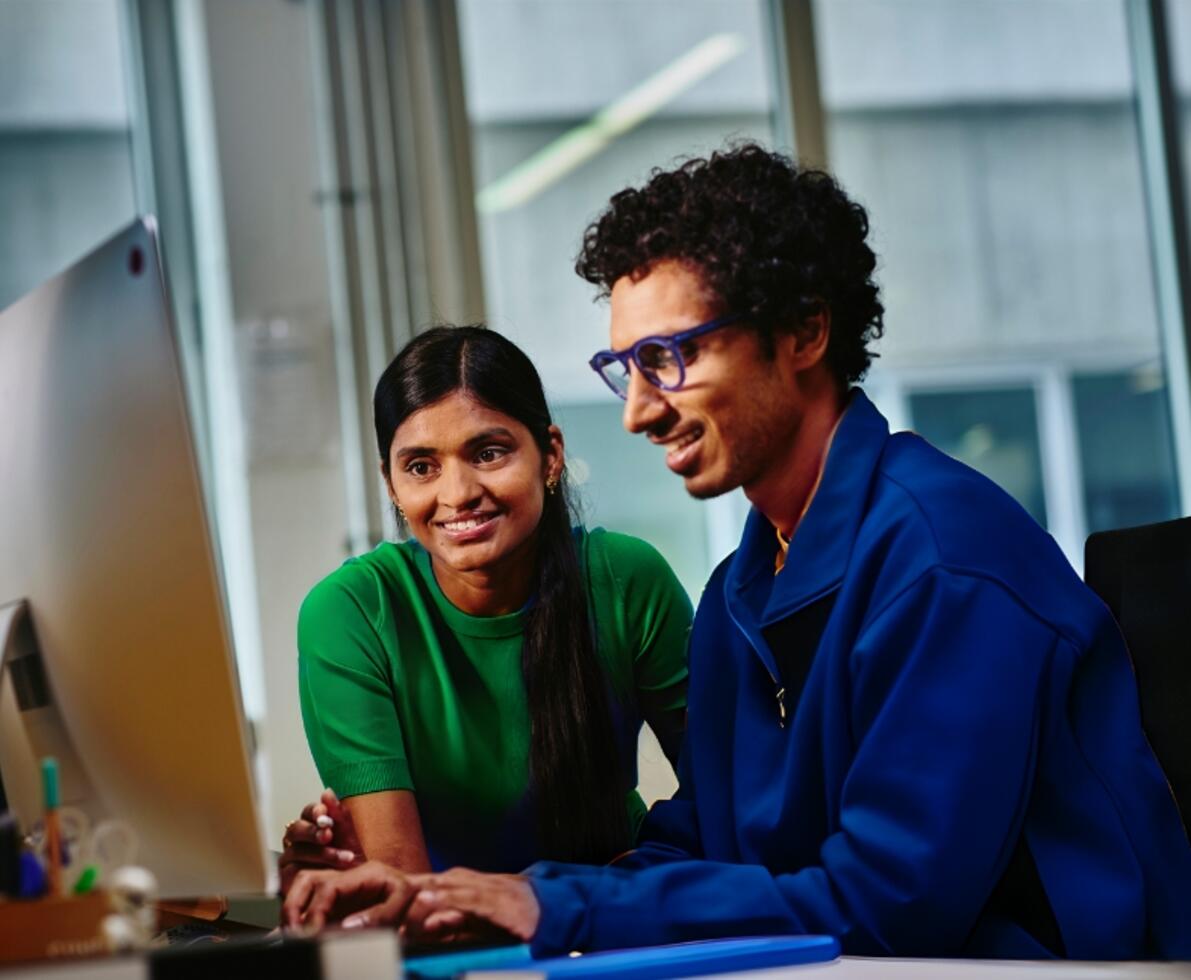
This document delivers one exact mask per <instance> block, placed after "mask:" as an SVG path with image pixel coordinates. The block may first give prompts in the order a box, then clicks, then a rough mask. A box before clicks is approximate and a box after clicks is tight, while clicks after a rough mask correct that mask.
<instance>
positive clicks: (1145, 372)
mask: <svg viewBox="0 0 1191 980" xmlns="http://www.w3.org/2000/svg"><path fill="white" fill-rule="evenodd" d="M1074 394H1075V414H1076V419H1077V424H1078V427H1079V450H1080V461H1081V463H1082V468H1083V480H1084V510H1085V512H1086V513H1087V517H1088V530H1089V531H1103V530H1108V529H1110V528H1117V527H1134V526H1136V525H1138V524H1151V523H1153V522H1155V521H1166V520H1170V519H1171V518H1173V517H1176V516H1178V500H1177V499H1176V497H1175V493H1174V485H1175V475H1174V472H1173V471H1172V468H1171V459H1170V442H1171V434H1170V420H1169V417H1168V415H1167V411H1166V391H1165V389H1164V388H1163V385H1162V373H1161V371H1160V370H1159V368H1158V367H1157V365H1150V366H1147V367H1142V368H1138V369H1136V370H1134V371H1126V372H1113V373H1109V374H1091V375H1084V376H1083V377H1077V378H1075V380H1074Z"/></svg>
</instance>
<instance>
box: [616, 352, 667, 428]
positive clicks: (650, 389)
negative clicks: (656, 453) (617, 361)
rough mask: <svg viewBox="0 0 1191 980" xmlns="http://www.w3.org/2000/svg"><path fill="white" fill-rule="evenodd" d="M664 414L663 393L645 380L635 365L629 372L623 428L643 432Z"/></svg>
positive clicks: (664, 401) (664, 399) (664, 402)
mask: <svg viewBox="0 0 1191 980" xmlns="http://www.w3.org/2000/svg"><path fill="white" fill-rule="evenodd" d="M665 414H666V398H665V392H663V391H662V390H661V389H660V388H658V387H656V386H655V385H651V384H650V383H649V382H648V381H646V380H645V375H643V374H642V373H641V372H640V371H639V370H638V369H637V366H636V365H633V367H632V368H630V370H629V390H628V391H627V392H625V399H624V416H623V421H624V427H625V428H626V429H628V430H629V432H644V431H645V430H646V429H648V428H649V427H650V426H652V425H653V424H654V423H656V422H657V421H658V420H660V419H661V418H662V416H663V415H665Z"/></svg>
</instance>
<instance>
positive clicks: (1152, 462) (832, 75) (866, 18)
mask: <svg viewBox="0 0 1191 980" xmlns="http://www.w3.org/2000/svg"><path fill="white" fill-rule="evenodd" d="M1124 14H1125V11H1124V5H1123V3H1122V2H1121V0H1030V2H1025V0H965V2H964V3H954V2H952V0H830V2H818V3H816V5H815V15H816V31H817V36H818V39H819V54H820V65H821V69H822V81H823V89H824V99H825V109H826V112H827V119H828V138H829V153H830V157H831V163H832V167H833V169H835V170H836V171H837V172H838V174H839V175H840V177H841V178H842V180H843V182H844V184H845V186H846V187H847V188H848V189H849V190H850V191H852V192H853V193H854V194H856V195H857V196H858V197H859V198H860V200H861V201H862V202H863V203H865V204H866V205H867V206H868V207H869V208H870V210H871V214H872V219H873V229H874V232H873V234H874V241H875V245H876V248H877V251H878V253H879V255H880V257H881V267H880V276H881V280H882V284H883V287H884V296H885V302H886V305H887V318H886V324H887V335H886V339H885V340H884V341H883V342H882V344H881V347H880V350H881V360H880V362H879V363H878V372H877V374H878V378H879V377H880V376H881V375H884V376H885V379H884V380H885V382H887V383H891V384H892V385H894V386H897V385H898V384H904V383H906V381H905V379H907V378H908V377H910V376H913V375H915V373H916V372H922V371H930V372H932V373H934V374H935V375H943V376H947V375H949V374H952V373H955V372H959V371H962V372H963V375H962V377H963V379H964V380H963V381H962V382H957V383H955V384H954V386H953V387H954V389H955V396H954V397H956V398H957V399H958V398H959V397H960V391H962V389H964V388H966V387H968V386H969V385H970V386H971V389H972V395H971V397H972V398H973V399H974V400H975V403H976V404H980V403H982V400H983V399H984V398H985V397H986V396H985V395H984V394H982V393H981V389H982V388H987V387H988V386H989V385H990V384H993V385H995V386H1001V385H1002V384H1004V383H1005V382H1006V380H1007V379H1012V378H1013V377H1014V376H1016V377H1017V378H1018V379H1020V383H1023V384H1024V383H1033V382H1034V381H1036V380H1037V379H1038V378H1040V377H1041V376H1043V375H1046V376H1047V377H1049V378H1052V379H1054V378H1058V379H1060V382H1061V383H1060V387H1062V389H1063V390H1064V391H1065V392H1067V393H1068V394H1069V391H1070V378H1071V377H1072V375H1074V374H1077V373H1080V374H1084V373H1113V372H1120V371H1126V370H1128V369H1130V368H1131V367H1132V366H1134V365H1137V364H1139V363H1147V362H1153V363H1158V362H1159V360H1160V354H1161V351H1160V339H1159V331H1158V322H1157V318H1156V316H1157V315H1156V305H1155V300H1154V293H1153V276H1152V269H1151V264H1150V258H1149V256H1150V242H1149V236H1148V233H1147V227H1146V212H1145V206H1144V196H1143V184H1142V173H1141V167H1140V160H1139V153H1138V143H1137V135H1136V126H1135V118H1134V115H1135V114H1134V104H1133V96H1134V81H1133V76H1132V70H1131V64H1130V58H1129V45H1128V35H1127V30H1126V20H1125V15H1124ZM1069 402H1070V398H1069V397H1056V398H1047V399H1045V400H1042V401H1040V402H1039V407H1038V424H1039V427H1040V430H1041V432H1042V433H1045V434H1046V441H1045V445H1046V446H1047V455H1048V457H1050V456H1051V454H1052V452H1053V453H1054V458H1057V459H1068V458H1069V459H1072V460H1074V459H1076V458H1078V448H1077V432H1076V431H1075V430H1076V426H1075V423H1074V415H1073V413H1072V412H1071V411H1070V410H1069V409H1064V407H1063V406H1064V405H1065V404H1068V403H1069ZM956 404H957V406H958V402H957V403H956ZM1155 404H1157V403H1155ZM957 410H958V408H957ZM1156 410H1158V409H1156ZM973 411H975V409H973ZM1161 411H1165V408H1161ZM1023 437H1024V436H1023ZM1140 451H1141V449H1140V448H1139V452H1140ZM1145 452H1146V453H1148V454H1149V455H1148V456H1147V457H1146V461H1145V469H1146V471H1147V472H1150V473H1154V474H1158V473H1161V474H1165V475H1166V478H1168V479H1169V480H1171V481H1172V482H1171V484H1170V486H1169V487H1168V492H1173V491H1174V485H1173V480H1174V476H1173V474H1174V472H1175V468H1174V466H1173V461H1172V457H1171V447H1170V443H1169V440H1166V439H1153V440H1150V441H1148V442H1147V443H1146V448H1145ZM1053 477H1054V472H1053V469H1046V468H1044V486H1043V488H1042V489H1043V495H1044V497H1045V498H1046V503H1047V507H1046V509H1045V513H1046V515H1047V516H1048V517H1049V518H1050V520H1051V522H1052V524H1053V525H1054V526H1053V527H1052V530H1053V531H1054V532H1055V534H1056V536H1057V537H1058V538H1059V543H1060V544H1061V545H1062V546H1063V548H1064V550H1065V551H1066V552H1067V554H1068V557H1070V558H1073V559H1077V558H1078V556H1079V555H1080V554H1081V553H1082V543H1083V537H1084V535H1085V534H1086V533H1087V530H1088V528H1087V527H1086V526H1085V523H1086V522H1084V521H1083V519H1082V518H1081V517H1080V516H1079V515H1080V514H1081V513H1082V510H1083V506H1082V503H1083V502H1082V500H1081V499H1080V495H1081V494H1080V488H1079V487H1078V485H1077V484H1076V483H1075V482H1074V481H1070V480H1068V481H1063V480H1055V479H1054V478H1053ZM1084 491H1085V492H1084V496H1085V497H1086V496H1087V495H1088V492H1089V489H1088V488H1084ZM1035 506H1040V505H1032V506H1031V510H1035ZM1036 513H1037V514H1038V515H1041V514H1042V511H1041V510H1037V511H1036Z"/></svg>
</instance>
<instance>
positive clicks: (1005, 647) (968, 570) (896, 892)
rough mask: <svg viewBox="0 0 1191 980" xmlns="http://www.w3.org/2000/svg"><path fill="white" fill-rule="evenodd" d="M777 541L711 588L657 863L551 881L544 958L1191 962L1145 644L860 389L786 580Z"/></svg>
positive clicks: (551, 867)
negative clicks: (1144, 670)
mask: <svg viewBox="0 0 1191 980" xmlns="http://www.w3.org/2000/svg"><path fill="white" fill-rule="evenodd" d="M775 547H776V539H775V536H774V531H773V528H772V526H770V525H769V524H768V522H767V521H766V520H765V519H764V518H763V517H762V516H761V515H760V514H759V513H756V512H754V513H753V514H752V515H751V516H750V518H749V521H748V524H747V526H746V528H745V531H744V537H743V539H742V541H741V544H740V547H739V549H738V550H737V551H736V552H735V554H734V555H732V556H730V557H729V558H728V559H726V560H725V561H724V563H723V564H721V565H720V567H719V568H718V569H717V570H716V571H715V573H714V574H713V575H712V577H711V580H710V581H709V582H708V584H707V587H706V589H705V591H704V594H703V598H702V600H701V601H700V604H699V609H698V613H697V614H696V617H695V623H694V627H693V632H692V637H691V652H690V659H691V663H690V671H691V682H690V695H689V721H688V728H687V736H686V744H685V747H684V750H683V758H682V763H681V765H680V767H679V768H680V773H679V778H680V788H679V790H678V793H677V794H676V796H675V797H674V799H673V800H670V801H668V802H664V803H660V804H658V805H657V806H656V807H655V808H654V810H653V812H652V814H651V815H650V817H649V819H648V820H647V822H646V824H645V827H644V830H643V836H642V841H643V842H642V845H641V846H640V848H639V849H638V850H637V851H636V852H634V853H633V854H632V855H631V856H630V857H629V858H628V859H627V860H626V861H622V862H620V863H619V864H618V865H617V866H616V867H612V868H598V869H593V868H582V867H578V866H571V865H558V864H540V865H537V866H535V867H534V868H533V869H531V872H530V873H531V875H532V877H531V881H532V883H533V887H534V890H535V892H536V894H537V896H538V899H539V902H540V904H541V909H542V917H541V922H540V925H539V927H538V931H537V934H536V936H535V938H534V941H533V945H534V947H535V951H536V952H537V953H539V954H545V953H558V952H563V951H567V950H572V949H606V948H611V947H619V946H638V945H644V944H653V943H666V942H677V941H682V940H689V939H698V938H707V937H712V936H733V935H749V934H762V933H828V934H831V935H834V936H838V937H840V939H841V941H842V943H843V948H844V950H845V952H850V953H857V954H891V955H926V956H931V955H937V956H992V957H1031V958H1032V957H1046V956H1050V955H1060V956H1069V957H1072V958H1079V959H1124V958H1142V957H1161V958H1188V957H1191V847H1189V846H1188V842H1187V838H1186V836H1185V834H1184V831H1183V828H1182V825H1181V823H1180V819H1179V814H1178V810H1177V808H1176V805H1175V803H1174V799H1173V796H1172V794H1171V791H1170V788H1169V786H1168V784H1167V782H1166V779H1165V777H1164V776H1163V774H1162V772H1161V770H1160V769H1159V767H1158V764H1157V763H1156V761H1155V759H1154V756H1153V753H1152V752H1151V751H1150V748H1149V745H1148V744H1147V742H1146V739H1145V737H1144V735H1143V733H1142V730H1141V723H1140V719H1139V714H1138V700H1137V688H1136V684H1135V681H1134V677H1133V672H1132V668H1131V665H1130V662H1129V659H1128V655H1127V653H1126V651H1125V647H1124V643H1123V641H1122V639H1121V636H1120V633H1119V631H1118V629H1117V627H1116V625H1115V623H1114V622H1113V620H1112V618H1111V616H1110V614H1109V612H1108V610H1107V609H1106V608H1105V607H1104V605H1103V604H1102V603H1101V602H1100V601H1099V600H1098V599H1097V598H1096V597H1095V595H1093V594H1092V593H1091V592H1090V591H1089V590H1088V589H1087V588H1086V587H1085V586H1084V585H1083V583H1081V582H1080V581H1079V579H1078V578H1077V576H1076V575H1075V573H1074V571H1073V570H1072V569H1071V567H1070V565H1068V563H1067V562H1066V560H1065V559H1064V558H1063V555H1062V553H1061V552H1060V551H1059V549H1058V547H1057V546H1056V545H1055V543H1054V541H1053V540H1052V539H1051V538H1050V537H1049V536H1048V535H1047V534H1046V533H1045V532H1044V531H1042V529H1041V528H1039V527H1038V526H1037V525H1036V524H1035V523H1034V522H1033V521H1032V520H1031V519H1030V518H1029V516H1027V515H1026V513H1025V512H1024V511H1023V510H1022V509H1021V508H1020V507H1019V506H1018V505H1017V504H1016V503H1015V502H1014V501H1013V500H1012V499H1011V498H1010V497H1009V496H1008V495H1007V494H1005V493H1004V492H1003V491H1001V490H1000V489H998V488H997V487H996V486H995V485H994V484H992V483H991V482H990V481H988V480H986V479H985V478H984V477H982V476H980V475H979V474H977V473H976V472H974V471H973V470H971V469H969V468H967V467H966V466H964V465H962V464H960V463H958V462H956V461H954V460H952V459H950V458H948V457H947V456H945V455H943V454H942V453H940V452H938V451H937V450H935V449H933V448H932V447H931V446H930V445H928V444H927V443H926V442H924V441H923V440H922V439H920V438H918V437H917V436H915V435H912V434H909V433H899V434H897V435H893V436H891V435H890V434H889V428H888V425H887V423H886V422H885V419H884V418H883V417H882V416H881V415H880V413H879V412H878V411H877V410H876V409H875V408H874V407H873V405H872V404H871V403H870V402H869V400H868V399H867V398H866V397H865V396H864V394H863V392H860V391H859V390H857V391H855V392H853V395H852V398H851V401H850V403H849V407H848V409H847V411H846V413H845V415H844V418H843V420H842V421H841V423H840V426H839V428H838V430H837V432H836V435H835V438H834V440H833V443H832V446H831V449H830V452H829V454H828V458H827V463H826V467H825V469H824V473H823V479H822V481H821V484H820V486H819V489H818V491H817V493H816V494H815V497H814V499H813V501H812V503H811V506H810V509H809V510H808V511H807V513H806V515H805V517H804V518H803V520H802V523H801V524H800V526H799V527H798V530H797V533H796V534H795V536H794V540H793V541H792V542H791V545H790V549H789V554H788V557H787V560H786V565H785V568H784V569H783V570H782V572H781V573H780V574H778V575H776V576H775V575H774V556H775Z"/></svg>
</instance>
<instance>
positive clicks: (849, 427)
mask: <svg viewBox="0 0 1191 980" xmlns="http://www.w3.org/2000/svg"><path fill="white" fill-rule="evenodd" d="M888 438H889V423H888V422H886V421H885V417H884V416H883V415H882V414H881V413H880V412H878V411H877V409H876V407H875V406H874V405H873V403H872V402H871V401H869V400H868V397H867V396H866V395H865V394H864V392H863V391H861V390H860V389H859V388H854V389H853V390H852V392H851V394H850V400H849V403H848V407H847V408H846V409H845V410H844V416H843V418H842V419H841V420H840V423H839V428H838V429H837V430H836V433H835V438H834V439H833V440H832V443H831V449H830V450H829V451H828V454H827V462H826V464H825V466H824V468H823V478H822V480H821V481H820V482H819V489H818V490H817V491H816V493H815V496H814V498H813V499H812V500H811V505H810V507H809V508H808V509H807V512H806V514H805V515H803V518H802V521H801V522H800V523H799V525H798V528H797V529H796V530H795V532H794V537H793V539H792V540H791V541H790V550H789V553H788V554H787V556H786V566H785V568H784V569H783V570H782V572H781V573H779V574H778V575H777V576H776V577H775V576H774V574H773V560H774V550H775V548H776V542H775V539H774V533H773V525H772V524H770V523H769V521H768V520H766V518H765V517H764V516H763V515H762V514H761V513H760V512H759V511H757V510H756V509H754V510H752V511H750V513H749V516H748V520H747V522H746V523H745V527H744V535H743V537H742V538H741V541H740V547H739V548H738V549H737V551H736V554H735V556H734V557H733V559H732V564H731V566H730V567H729V569H728V575H727V578H726V580H725V583H724V588H725V598H726V599H727V601H728V604H729V606H734V607H736V609H737V611H738V612H741V613H744V614H745V617H746V618H748V619H752V620H754V623H752V624H747V625H752V626H753V627H754V629H757V628H763V627H765V626H768V625H769V624H770V623H773V622H777V621H779V620H781V619H784V618H785V617H787V616H789V615H791V614H792V613H794V612H796V611H797V610H799V609H801V608H802V607H803V606H805V605H807V604H808V603H810V602H812V601H813V600H815V599H818V598H819V597H820V596H823V595H825V594H826V593H828V592H830V591H831V590H832V589H834V588H836V587H837V586H838V585H839V583H840V582H841V581H842V580H843V577H844V572H845V571H846V570H847V567H848V559H849V557H850V556H851V554H852V544H853V542H854V541H855V539H856V534H857V531H858V530H859V527H860V522H861V520H862V519H863V517H864V514H865V511H866V510H867V507H868V497H869V488H870V486H871V484H872V481H873V477H874V476H875V475H876V470H877V465H878V463H879V461H880V458H881V454H882V452H883V451H884V449H885V442H886V440H887V439H888ZM741 603H743V608H741V605H740V604H741ZM738 622H740V621H739V620H738ZM740 625H741V626H742V628H745V631H746V632H748V633H751V632H753V631H752V630H750V629H748V628H747V625H746V624H745V623H744V622H740Z"/></svg>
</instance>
